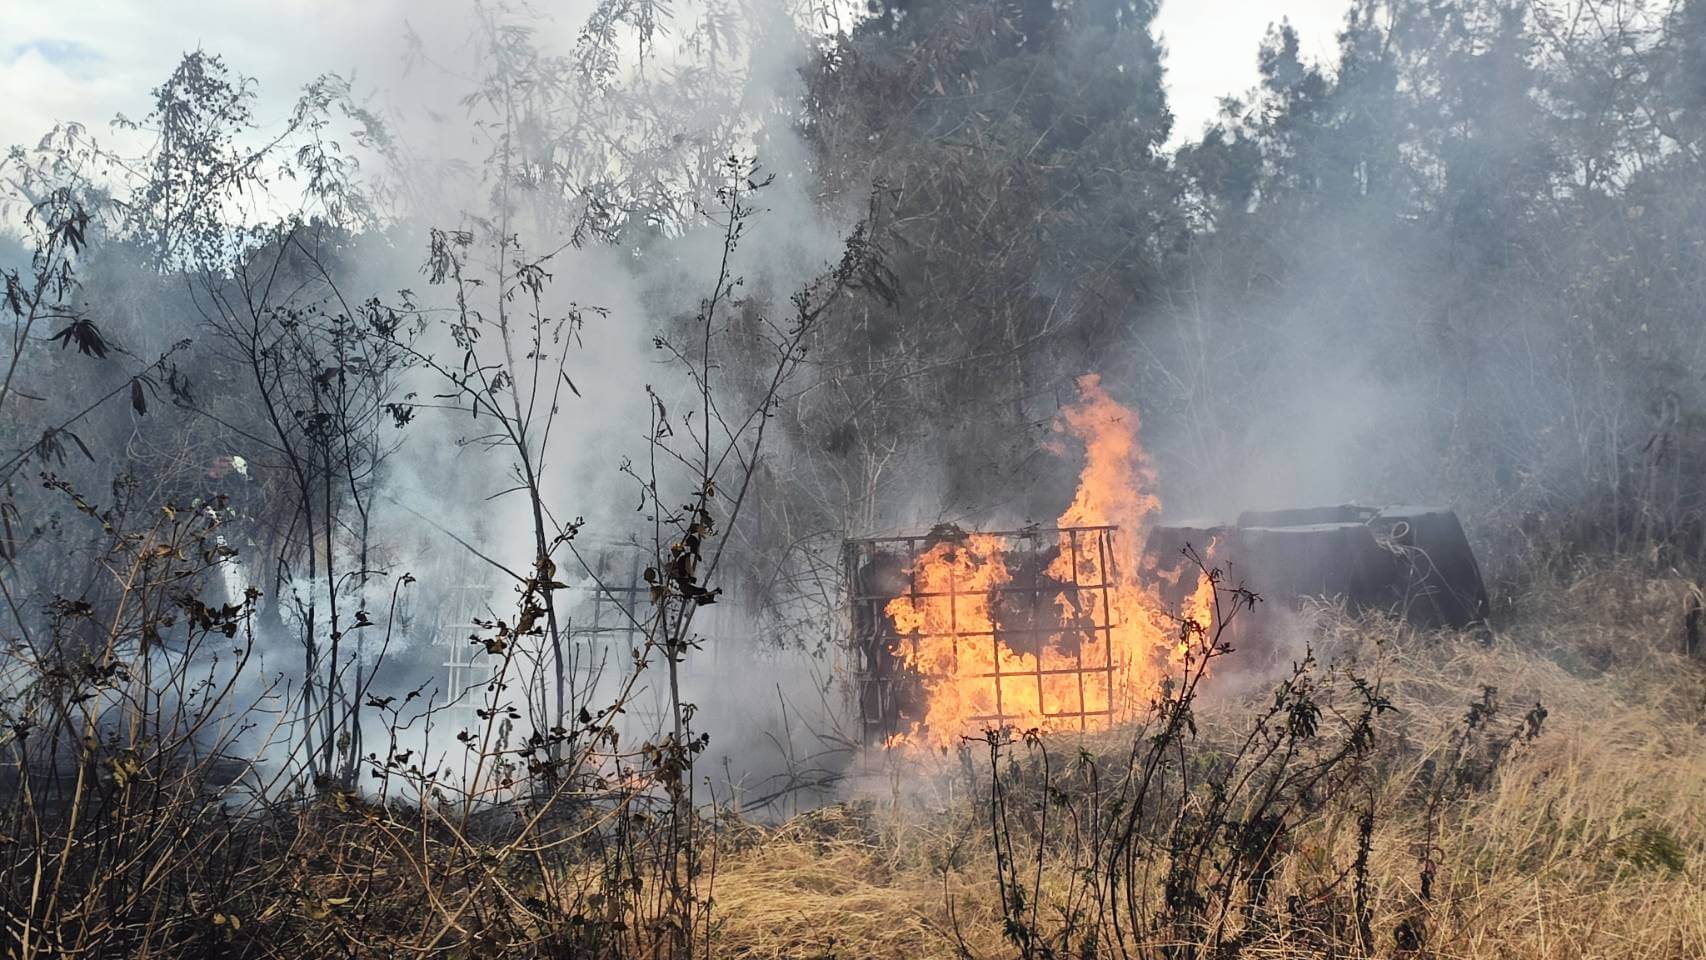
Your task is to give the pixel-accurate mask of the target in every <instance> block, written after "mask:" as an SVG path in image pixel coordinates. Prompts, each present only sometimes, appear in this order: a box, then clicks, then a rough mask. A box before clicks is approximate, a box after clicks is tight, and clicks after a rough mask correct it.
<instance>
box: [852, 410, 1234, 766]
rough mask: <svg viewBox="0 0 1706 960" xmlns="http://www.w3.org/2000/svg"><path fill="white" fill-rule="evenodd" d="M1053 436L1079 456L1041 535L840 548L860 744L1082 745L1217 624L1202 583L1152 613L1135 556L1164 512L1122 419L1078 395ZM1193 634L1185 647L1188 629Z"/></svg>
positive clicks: (1144, 574) (867, 542) (1150, 586)
mask: <svg viewBox="0 0 1706 960" xmlns="http://www.w3.org/2000/svg"><path fill="white" fill-rule="evenodd" d="M1078 386H1079V399H1078V402H1077V403H1075V404H1073V405H1071V406H1069V407H1067V408H1065V409H1063V410H1062V411H1061V414H1060V417H1059V419H1058V420H1057V422H1056V429H1057V430H1058V431H1059V432H1062V433H1066V434H1070V435H1071V436H1072V437H1073V438H1074V439H1076V440H1078V441H1080V442H1081V443H1082V444H1083V445H1084V451H1085V462H1084V468H1083V470H1082V472H1081V473H1080V475H1079V483H1078V488H1077V491H1076V494H1075V495H1074V497H1073V501H1072V503H1071V504H1070V505H1069V506H1068V507H1067V508H1066V510H1065V511H1063V512H1062V513H1061V515H1060V517H1059V518H1058V520H1057V521H1056V523H1055V524H1054V525H1053V526H1049V527H1043V526H1033V527H1028V528H1025V529H1022V530H1009V531H999V532H968V531H965V530H961V529H959V528H958V527H954V526H951V525H943V526H938V527H937V528H935V529H934V530H932V531H930V532H929V533H928V534H923V535H916V536H899V537H888V538H875V539H864V540H850V541H848V542H847V543H846V546H845V553H844V556H843V573H844V576H845V582H846V583H847V585H848V596H849V599H850V604H851V607H850V610H849V619H850V622H849V627H850V630H851V638H850V643H849V654H850V659H851V661H852V670H851V673H852V676H851V678H850V679H851V682H852V688H853V698H854V700H855V702H856V706H857V713H858V715H859V724H860V731H861V734H862V735H863V738H864V740H865V742H867V743H873V744H875V743H881V744H891V745H892V744H897V743H907V744H922V745H929V746H946V745H948V744H950V743H952V742H953V741H954V740H955V739H956V738H958V737H959V736H960V735H961V734H963V733H967V732H975V731H976V730H979V729H982V728H984V727H987V726H1003V725H1007V726H1013V727H1017V728H1021V729H1030V728H1037V729H1043V730H1088V729H1093V728H1099V727H1104V726H1107V725H1109V724H1111V723H1114V722H1117V721H1119V720H1121V719H1123V718H1125V717H1128V716H1134V715H1136V714H1137V712H1139V711H1140V710H1141V709H1142V708H1143V707H1144V706H1145V705H1147V703H1148V702H1149V699H1150V696H1151V694H1152V693H1153V691H1154V690H1155V688H1156V685H1157V684H1158V683H1159V682H1160V679H1161V677H1162V676H1164V675H1165V673H1166V671H1167V666H1168V664H1169V662H1171V661H1176V660H1178V659H1180V658H1182V657H1184V656H1185V655H1186V649H1185V648H1186V646H1187V642H1186V640H1185V639H1184V638H1186V637H1188V636H1190V635H1192V634H1193V633H1195V635H1198V636H1200V635H1201V634H1202V633H1203V632H1204V631H1206V629H1207V627H1208V625H1209V623H1210V621H1211V619H1212V614H1213V607H1214V584H1213V583H1212V582H1211V580H1210V579H1209V578H1208V576H1207V575H1206V573H1204V572H1203V571H1200V570H1199V571H1196V573H1197V574H1198V575H1197V576H1190V575H1188V574H1186V573H1185V572H1183V571H1181V572H1178V573H1175V574H1170V575H1169V580H1168V585H1170V586H1178V587H1180V588H1181V589H1182V594H1181V599H1180V600H1179V601H1178V602H1175V603H1167V602H1164V601H1163V600H1162V597H1161V592H1160V590H1159V589H1158V584H1157V582H1156V580H1155V577H1154V575H1153V571H1152V570H1146V568H1153V566H1154V565H1153V564H1148V563H1146V562H1145V560H1144V558H1143V555H1142V552H1141V548H1142V545H1143V544H1144V542H1145V541H1146V539H1147V538H1146V537H1145V532H1146V529H1147V525H1148V521H1149V519H1150V518H1151V517H1152V516H1153V515H1154V514H1155V512H1156V511H1157V510H1158V509H1159V507H1160V503H1159V501H1157V500H1156V498H1155V497H1154V495H1153V494H1152V493H1151V492H1150V491H1151V490H1152V489H1153V486H1154V473H1153V471H1152V470H1151V469H1150V467H1149V463H1148V460H1147V458H1146V457H1145V456H1144V454H1143V450H1142V448H1141V446H1139V444H1138V441H1137V430H1138V419H1137V415H1136V413H1135V412H1134V411H1131V410H1128V409H1126V408H1124V407H1122V406H1120V405H1119V404H1117V403H1115V402H1114V401H1113V400H1112V399H1111V398H1109V397H1108V395H1107V394H1106V393H1105V392H1104V391H1103V390H1102V388H1101V385H1100V383H1099V382H1098V381H1097V379H1096V378H1095V377H1084V378H1082V379H1081V380H1080V381H1079V384H1078ZM1187 624H1189V625H1192V626H1194V627H1195V628H1197V629H1195V630H1194V631H1193V630H1192V629H1191V628H1189V627H1186V626H1185V625H1187Z"/></svg>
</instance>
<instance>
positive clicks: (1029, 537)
mask: <svg viewBox="0 0 1706 960" xmlns="http://www.w3.org/2000/svg"><path fill="white" fill-rule="evenodd" d="M1118 529H1119V528H1118V527H1115V526H1082V527H1036V526H1033V527H1026V528H1024V529H1021V530H1003V531H977V532H978V533H979V534H980V535H982V536H989V537H995V538H997V539H999V540H1000V541H1002V553H1003V554H1004V556H1005V558H1006V561H1007V569H1008V573H1009V574H1010V575H1013V581H1012V582H1009V583H1008V584H1006V585H1005V586H1002V587H998V588H996V589H994V590H991V591H990V594H989V597H988V606H989V610H990V612H991V617H990V619H991V622H992V623H993V625H994V627H995V629H993V630H970V629H967V630H962V629H960V627H959V623H958V608H959V607H958V600H959V597H961V596H963V595H965V594H962V593H961V592H960V591H959V589H958V588H957V585H956V584H955V583H954V582H953V581H952V580H950V581H949V584H948V589H947V590H946V591H937V592H929V591H922V590H920V589H919V586H918V577H917V575H916V574H915V573H914V572H913V569H914V567H915V566H916V565H917V560H918V557H919V556H920V555H921V554H923V553H925V552H927V551H929V550H930V549H932V548H933V547H935V546H936V545H937V544H939V543H942V542H944V541H963V540H964V539H965V538H966V537H967V536H968V533H966V532H962V531H958V530H953V529H950V530H942V529H938V530H936V531H932V532H931V533H928V534H919V535H915V536H896V537H869V538H863V539H852V540H847V541H845V542H844V543H843V548H842V549H843V553H842V570H843V575H844V576H845V578H846V580H845V582H846V584H847V598H848V607H847V613H848V625H849V628H850V630H849V643H848V653H849V656H850V661H851V662H850V673H851V676H850V680H851V687H852V691H851V692H852V696H853V699H854V701H855V703H856V704H857V708H858V714H859V729H860V734H861V735H862V737H863V739H864V742H865V743H867V744H881V743H884V742H887V741H888V740H889V738H891V737H893V736H894V735H895V734H897V733H900V732H903V730H904V726H903V725H904V723H905V722H906V721H908V720H913V719H918V718H919V717H921V716H922V708H923V706H924V702H923V701H924V690H923V686H922V681H923V679H924V678H923V677H922V676H921V675H920V674H919V673H918V672H917V671H916V670H914V669H912V668H911V667H908V666H907V665H906V662H905V660H904V659H903V658H902V656H901V654H900V652H899V651H902V650H904V649H906V648H908V647H910V649H911V651H912V652H913V653H914V654H916V653H917V650H918V646H919V643H920V641H922V640H924V639H926V638H927V637H935V636H945V637H948V638H949V639H950V640H951V641H952V642H953V645H954V647H953V649H954V651H955V656H956V657H957V656H958V654H959V651H960V650H961V649H963V648H964V646H965V645H969V644H973V643H983V644H990V645H992V646H993V647H994V648H995V649H994V650H993V652H994V654H995V656H994V657H993V661H994V664H995V669H994V671H993V672H991V673H986V674H977V675H974V676H971V677H966V678H964V679H970V680H979V681H981V680H987V681H989V682H990V683H991V685H992V687H993V689H994V694H995V705H996V709H995V712H994V713H991V714H985V715H980V716H977V717H973V718H972V719H974V720H976V721H979V722H982V723H987V724H989V725H992V726H998V725H1002V724H1005V723H1008V722H1009V721H1011V720H1013V719H1014V718H1013V717H1010V716H1008V715H1007V714H1006V712H1005V710H1004V708H1003V705H1004V704H1005V703H1007V702H1010V700H1011V697H1012V696H1013V695H1015V692H1016V690H1017V689H1018V685H1019V684H1026V685H1029V684H1035V691H1036V698H1037V699H1036V702H1037V704H1038V705H1039V706H1040V707H1041V708H1042V712H1043V715H1044V716H1045V717H1048V718H1049V719H1051V720H1065V721H1068V723H1071V722H1072V721H1076V725H1077V726H1078V727H1079V729H1090V728H1091V727H1100V726H1105V725H1106V724H1107V723H1108V721H1110V720H1111V719H1112V718H1113V715H1114V712H1115V694H1116V690H1117V682H1116V681H1117V677H1116V673H1117V664H1115V662H1114V644H1113V642H1112V639H1113V638H1112V632H1113V628H1114V627H1115V626H1117V624H1115V623H1114V619H1113V609H1114V608H1113V604H1112V601H1111V599H1110V597H1109V592H1110V591H1111V590H1112V589H1114V586H1115V585H1114V584H1113V583H1112V582H1110V578H1111V577H1112V576H1113V573H1114V567H1115V557H1116V556H1117V554H1116V552H1115V549H1114V537H1115V534H1116V533H1117V531H1118ZM1063 543H1064V549H1065V550H1067V551H1068V552H1069V553H1070V555H1071V558H1072V562H1071V577H1070V579H1069V580H1066V581H1058V580H1054V579H1052V578H1045V577H1044V576H1043V572H1044V571H1045V570H1046V569H1047V568H1048V566H1049V563H1048V560H1050V559H1052V557H1053V556H1055V555H1056V554H1055V553H1054V551H1057V550H1060V549H1062V544H1063ZM1086 558H1094V559H1095V560H1096V563H1095V564H1094V565H1093V567H1092V566H1091V565H1087V564H1085V563H1084V562H1083V561H1084V560H1085V559H1086ZM1015 560H1021V561H1025V562H1022V563H1017V564H1016V563H1015ZM885 567H886V568H887V569H886V570H885ZM1016 567H1023V568H1025V569H1023V570H1022V571H1020V570H1016ZM1087 567H1090V568H1089V569H1087ZM885 572H888V573H891V574H894V575H896V576H895V577H894V578H892V579H889V580H888V581H887V582H886V583H885V582H884V574H885ZM897 588H898V589H897ZM1069 592H1070V593H1071V594H1073V595H1074V599H1075V600H1076V606H1077V609H1078V610H1079V611H1081V612H1083V613H1087V614H1089V619H1090V623H1089V624H1088V625H1086V624H1083V623H1072V622H1063V621H1062V619H1061V618H1060V616H1059V615H1058V613H1057V611H1056V610H1055V603H1054V600H1055V598H1056V597H1058V596H1060V595H1061V594H1063V593H1069ZM901 597H909V598H911V599H912V600H913V601H914V602H915V603H916V602H917V601H919V600H926V599H930V598H934V597H947V598H948V605H949V623H950V625H949V629H948V632H947V633H945V634H940V635H935V634H920V633H917V632H913V633H911V634H908V635H906V636H902V635H900V634H899V633H897V631H896V630H895V628H894V623H893V621H892V620H891V619H890V618H889V617H888V615H887V614H886V612H885V608H886V607H887V606H888V604H889V603H890V602H891V601H893V600H896V599H899V598H901ZM1015 601H1017V602H1018V604H1020V605H1021V606H1022V608H1023V609H1024V610H1025V611H1026V613H1027V614H1028V616H1026V617H1025V620H1024V622H1023V623H1022V624H1004V623H1003V622H1002V619H1003V618H1002V617H1000V616H999V615H998V612H999V611H1002V610H1009V609H1012V606H1013V604H1014V603H1015ZM1091 632H1094V633H1098V634H1101V639H1102V641H1103V642H1102V645H1101V647H1102V650H1103V657H1102V658H1101V659H1100V660H1099V661H1098V662H1094V663H1086V662H1085V661H1084V644H1083V642H1082V639H1083V636H1084V635H1085V634H1087V633H1091ZM1071 633H1077V634H1079V636H1080V642H1079V643H1078V644H1077V645H1076V650H1075V651H1074V652H1075V654H1076V657H1077V661H1078V662H1077V664H1076V665H1074V666H1071V667H1064V668H1054V669H1044V668H1043V666H1042V661H1043V657H1042V649H1043V647H1044V646H1045V645H1046V644H1048V643H1049V642H1050V640H1051V639H1052V638H1054V637H1055V636H1057V635H1062V634H1071ZM1002 644H1005V645H1006V646H1007V647H1009V648H1011V649H1022V650H1028V651H1034V652H1035V653H1036V658H1035V659H1036V664H1037V666H1036V669H1033V670H1028V671H1023V672H1017V671H1015V672H1003V671H1002V669H1001V657H1000V653H999V646H1000V645H1002ZM1097 674H1100V675H1101V676H1102V677H1103V680H1102V682H1103V683H1105V684H1106V691H1107V692H1106V702H1105V704H1104V706H1103V708H1101V709H1092V708H1091V707H1090V706H1089V705H1088V704H1087V703H1086V691H1085V678H1086V677H1088V676H1094V675H1097ZM1060 675H1075V676H1077V678H1078V684H1077V689H1078V702H1077V705H1076V709H1073V708H1072V705H1071V704H1064V705H1060V706H1062V707H1063V709H1058V710H1050V709H1049V707H1050V704H1049V703H1048V702H1047V700H1046V696H1047V694H1046V692H1045V691H1046V684H1045V682H1044V678H1045V677H1049V676H1060ZM1028 692H1029V691H1027V693H1028Z"/></svg>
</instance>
